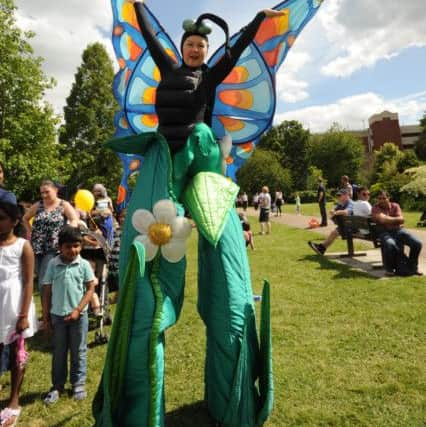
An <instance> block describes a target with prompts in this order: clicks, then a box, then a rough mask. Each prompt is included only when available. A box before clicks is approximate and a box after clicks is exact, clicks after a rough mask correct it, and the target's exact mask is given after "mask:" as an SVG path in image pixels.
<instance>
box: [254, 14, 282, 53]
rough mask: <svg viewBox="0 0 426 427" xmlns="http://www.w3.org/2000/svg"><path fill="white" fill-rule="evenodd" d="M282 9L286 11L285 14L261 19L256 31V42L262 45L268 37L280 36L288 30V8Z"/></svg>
mask: <svg viewBox="0 0 426 427" xmlns="http://www.w3.org/2000/svg"><path fill="white" fill-rule="evenodd" d="M284 11H285V12H286V14H285V15H282V16H275V17H274V18H267V19H264V20H263V22H262V24H261V25H260V27H259V29H258V30H257V33H256V37H255V41H256V43H258V44H260V45H262V44H263V43H265V42H266V41H268V40H269V39H271V38H273V37H277V36H280V35H282V34H284V33H285V32H287V31H288V18H289V12H288V9H285V10H284Z"/></svg>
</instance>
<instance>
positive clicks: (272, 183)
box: [237, 149, 293, 197]
mask: <svg viewBox="0 0 426 427" xmlns="http://www.w3.org/2000/svg"><path fill="white" fill-rule="evenodd" d="M237 182H238V185H239V186H240V187H241V190H242V191H246V192H247V193H249V194H254V193H256V192H260V190H261V188H262V186H264V185H267V186H268V187H269V189H270V191H271V194H273V193H274V192H275V191H277V190H281V191H282V192H283V193H284V197H286V196H287V195H288V194H290V192H291V189H292V187H293V186H292V182H291V177H290V171H289V170H288V169H284V168H283V167H282V166H281V164H280V161H279V158H278V155H277V154H276V153H275V152H272V151H267V150H262V149H257V150H256V151H255V152H254V154H253V156H252V157H250V158H249V159H248V160H247V162H246V163H245V164H244V166H243V167H242V168H241V169H240V170H239V171H238V172H237Z"/></svg>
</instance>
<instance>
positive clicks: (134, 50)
mask: <svg viewBox="0 0 426 427" xmlns="http://www.w3.org/2000/svg"><path fill="white" fill-rule="evenodd" d="M127 42H128V47H129V52H130V59H131V60H132V61H134V60H135V59H137V58H138V57H139V55H140V54H141V53H142V49H141V48H140V47H139V46H138V45H137V44H136V43H135V42H134V41H133V40H132V39H131V38H130V37H129V38H128V39H127Z"/></svg>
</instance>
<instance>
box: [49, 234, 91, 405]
mask: <svg viewBox="0 0 426 427" xmlns="http://www.w3.org/2000/svg"><path fill="white" fill-rule="evenodd" d="M81 242H82V235H81V233H80V230H79V229H78V228H74V227H70V226H65V227H64V228H63V230H62V231H61V232H60V234H59V251H60V254H59V255H58V256H57V257H55V258H53V259H52V260H51V261H50V262H49V265H48V267H47V271H46V274H45V276H44V278H43V320H44V324H45V325H46V326H47V328H48V329H50V328H52V331H53V335H52V341H53V351H52V388H51V390H50V391H49V393H48V394H47V396H46V398H45V399H44V403H45V404H46V405H51V404H53V403H55V402H56V401H57V400H58V399H59V396H60V394H61V393H62V392H63V390H64V386H65V383H66V380H67V355H68V350H69V351H70V355H71V360H70V362H71V363H70V381H71V384H72V387H73V394H74V398H75V399H77V400H82V399H84V398H86V396H87V394H86V391H85V388H84V386H85V382H86V366H87V362H86V353H87V332H88V316H87V304H88V303H89V301H90V299H91V297H92V295H93V291H94V286H95V276H94V274H93V270H92V268H91V267H90V264H89V262H88V261H86V260H85V259H83V258H81V257H80V251H81Z"/></svg>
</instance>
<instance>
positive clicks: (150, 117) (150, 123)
mask: <svg viewBox="0 0 426 427" xmlns="http://www.w3.org/2000/svg"><path fill="white" fill-rule="evenodd" d="M141 122H142V124H143V125H145V126H147V127H151V128H154V127H155V126H157V124H158V117H157V115H156V114H143V115H142V116H141Z"/></svg>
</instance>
